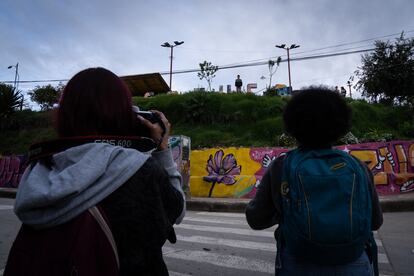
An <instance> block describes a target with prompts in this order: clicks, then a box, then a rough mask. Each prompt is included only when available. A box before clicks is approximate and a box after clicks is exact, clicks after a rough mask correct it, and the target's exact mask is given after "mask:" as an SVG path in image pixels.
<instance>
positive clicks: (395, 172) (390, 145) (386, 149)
mask: <svg viewBox="0 0 414 276" xmlns="http://www.w3.org/2000/svg"><path fill="white" fill-rule="evenodd" d="M336 148H338V149H340V150H343V151H345V152H348V153H349V154H351V155H353V156H355V157H357V158H358V159H360V160H361V161H363V162H365V163H366V164H367V166H368V167H369V169H370V170H371V171H372V173H373V175H374V182H375V187H376V189H377V191H378V193H379V194H380V195H392V194H400V193H408V192H412V191H414V141H391V142H376V143H365V144H355V145H343V146H338V147H336ZM288 150H289V149H286V148H226V149H206V150H202V151H193V152H192V154H191V155H192V156H191V159H192V162H193V164H192V170H191V171H192V173H191V177H190V181H191V184H190V188H191V193H192V195H193V196H200V197H208V196H211V197H236V198H240V197H241V198H252V197H253V196H254V195H255V193H256V188H257V186H258V185H259V184H260V181H261V179H262V177H263V175H264V173H265V171H266V169H267V168H268V166H269V165H270V163H271V162H272V161H273V160H274V159H275V158H277V157H279V156H281V155H283V154H286V152H287V151H288ZM218 152H221V153H220V154H219V156H218V157H220V158H223V156H224V155H226V156H231V157H232V158H230V157H229V158H228V159H229V160H230V159H233V158H234V161H236V160H237V163H236V162H235V163H234V164H235V165H237V164H238V165H241V167H240V175H236V174H234V175H231V177H232V179H233V180H234V183H233V182H232V184H231V185H218V186H216V187H215V188H213V189H214V190H213V191H212V193H210V192H209V188H211V186H212V184H211V183H212V181H211V179H210V178H209V175H210V171H209V170H208V167H209V163H211V162H210V161H212V160H215V158H214V159H212V158H213V156H215V154H217V153H218ZM223 160H224V159H223ZM217 162H219V160H218V159H217ZM232 162H233V161H232ZM230 163H231V162H229V164H227V165H226V166H227V167H226V168H222V172H223V173H224V172H225V171H226V169H227V170H228V169H229V166H230ZM216 164H217V163H216ZM220 164H221V163H220ZM217 169H218V168H216V170H217ZM219 171H220V170H219ZM206 174H208V175H206ZM218 175H220V174H218ZM221 176H222V177H224V175H223V174H221ZM217 183H218V181H217Z"/></svg>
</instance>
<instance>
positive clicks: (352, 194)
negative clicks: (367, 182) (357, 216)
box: [349, 174, 355, 241]
mask: <svg viewBox="0 0 414 276" xmlns="http://www.w3.org/2000/svg"><path fill="white" fill-rule="evenodd" d="M353 176H354V178H353V180H352V191H351V204H349V206H350V207H349V215H350V219H351V221H350V224H351V241H352V227H353V225H352V203H353V202H354V190H355V174H353Z"/></svg>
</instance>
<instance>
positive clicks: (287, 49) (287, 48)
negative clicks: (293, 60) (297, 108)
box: [275, 44, 300, 92]
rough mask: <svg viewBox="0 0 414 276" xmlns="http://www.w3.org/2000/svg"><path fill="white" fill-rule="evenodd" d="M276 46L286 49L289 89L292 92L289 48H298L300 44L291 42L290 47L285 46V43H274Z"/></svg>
mask: <svg viewBox="0 0 414 276" xmlns="http://www.w3.org/2000/svg"><path fill="white" fill-rule="evenodd" d="M275 47H276V48H280V49H285V50H286V51H287V61H288V75H289V90H290V92H292V81H291V78H290V56H289V50H291V49H295V48H299V47H300V45H296V44H292V45H290V47H286V44H281V45H276V46H275Z"/></svg>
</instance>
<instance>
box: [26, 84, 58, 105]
mask: <svg viewBox="0 0 414 276" xmlns="http://www.w3.org/2000/svg"><path fill="white" fill-rule="evenodd" d="M62 89H63V84H59V85H58V86H57V87H54V86H52V85H50V84H48V85H45V86H36V87H35V89H33V90H32V91H30V92H29V93H28V94H29V95H30V99H31V100H32V101H33V102H36V103H38V104H39V105H40V108H41V109H42V110H48V109H51V108H52V107H53V105H54V104H55V103H57V102H58V101H59V97H60V93H61V91H62Z"/></svg>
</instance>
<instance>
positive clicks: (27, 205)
mask: <svg viewBox="0 0 414 276" xmlns="http://www.w3.org/2000/svg"><path fill="white" fill-rule="evenodd" d="M150 156H151V153H142V152H139V151H137V150H135V149H128V148H123V147H118V146H112V145H109V144H105V143H88V144H84V145H81V146H77V147H73V148H70V149H67V150H66V151H63V152H60V153H57V154H55V155H53V157H52V158H53V166H52V168H48V167H47V166H45V165H44V164H42V163H40V162H37V163H36V164H35V165H34V166H33V167H32V166H29V167H28V168H27V169H26V171H25V172H24V174H23V176H22V179H21V181H20V184H19V188H18V191H17V195H16V201H15V206H14V211H15V213H16V215H17V216H18V217H19V219H20V220H21V221H22V222H23V223H25V224H29V225H32V226H34V227H37V228H47V227H52V226H56V225H59V224H62V223H65V222H67V221H69V220H71V219H72V218H74V217H76V216H77V215H79V214H81V213H82V212H84V211H85V210H87V209H89V208H90V207H93V206H95V205H96V204H97V203H99V202H100V201H101V200H103V199H104V198H106V197H107V196H108V195H110V194H111V193H112V192H113V191H115V190H116V189H117V188H119V187H120V186H121V185H122V184H124V183H125V182H126V181H127V180H128V179H129V178H130V177H131V176H132V175H134V174H135V173H136V172H137V170H138V169H139V168H141V167H142V165H143V164H144V163H145V161H146V160H147V159H148V158H149V157H150ZM152 156H153V157H154V158H155V159H156V160H157V161H158V162H159V163H160V164H161V166H163V167H164V168H165V169H166V171H167V173H168V175H169V177H170V183H171V185H173V187H174V188H175V189H177V190H178V191H179V192H180V193H181V194H182V196H183V199H184V202H185V197H184V193H183V191H182V188H181V175H180V173H179V172H178V171H177V168H176V165H175V163H174V161H173V158H172V154H171V151H170V150H169V149H168V150H165V151H154V152H152ZM184 215H185V204H184V208H183V210H182V212H181V215H180V217H179V218H178V219H177V221H176V223H180V222H181V221H182V219H183V217H184Z"/></svg>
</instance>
